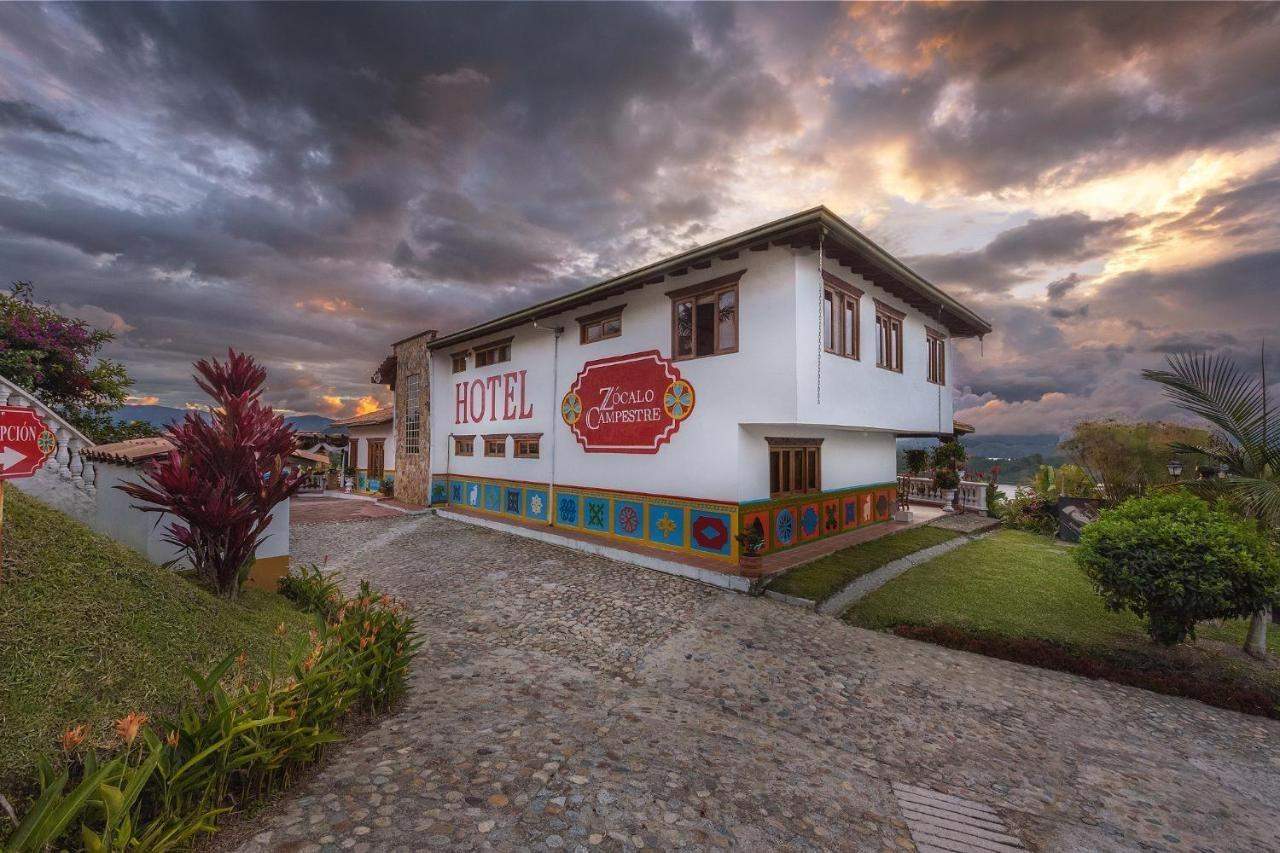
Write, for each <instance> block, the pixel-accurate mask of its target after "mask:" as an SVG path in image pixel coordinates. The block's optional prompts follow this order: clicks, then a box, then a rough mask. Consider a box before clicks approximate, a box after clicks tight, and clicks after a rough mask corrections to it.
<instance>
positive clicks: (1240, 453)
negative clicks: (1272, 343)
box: [1142, 352, 1280, 658]
mask: <svg viewBox="0 0 1280 853" xmlns="http://www.w3.org/2000/svg"><path fill="white" fill-rule="evenodd" d="M1263 360H1264V363H1263V366H1262V379H1261V381H1259V380H1258V379H1255V378H1254V377H1252V376H1249V375H1247V374H1245V373H1244V371H1242V370H1241V369H1240V368H1239V367H1237V366H1236V364H1235V362H1233V361H1231V360H1230V359H1228V358H1223V357H1221V356H1210V355H1205V354H1203V353H1196V354H1190V355H1175V356H1170V357H1169V358H1168V365H1169V369H1168V370H1144V371H1142V376H1143V378H1144V379H1150V380H1151V381H1153V382H1158V383H1160V384H1161V385H1163V386H1164V393H1165V396H1167V397H1168V398H1169V399H1170V400H1172V401H1173V402H1174V403H1175V404H1176V405H1177V406H1178V407H1179V408H1181V409H1183V410H1185V411H1187V412H1190V413H1192V414H1194V415H1198V416H1200V417H1201V418H1204V419H1205V420H1206V421H1208V422H1209V423H1210V425H1211V426H1213V427H1214V433H1213V435H1212V436H1211V438H1210V440H1209V442H1208V443H1207V444H1206V445H1205V446H1203V447H1198V446H1195V445H1191V444H1174V445H1172V447H1171V449H1172V450H1173V451H1174V452H1175V453H1183V454H1202V455H1203V456H1204V457H1206V458H1208V459H1209V461H1210V462H1211V463H1213V464H1215V465H1217V466H1218V469H1219V471H1220V472H1222V474H1221V476H1219V477H1216V478H1212V479H1204V480H1196V481H1194V482H1191V483H1188V484H1187V485H1188V487H1189V488H1191V489H1193V490H1195V491H1197V492H1199V493H1200V494H1201V495H1203V496H1204V497H1207V498H1210V499H1212V498H1218V497H1225V498H1226V499H1227V500H1229V501H1230V502H1231V503H1232V504H1233V505H1234V506H1235V507H1236V508H1237V509H1238V510H1239V512H1240V513H1241V514H1243V515H1244V516H1245V517H1246V518H1251V519H1253V520H1254V521H1256V522H1257V524H1258V526H1259V527H1261V528H1262V529H1263V531H1264V532H1266V533H1267V534H1269V535H1270V536H1271V537H1272V539H1273V540H1275V539H1277V538H1280V445H1278V442H1277V438H1278V437H1280V429H1278V428H1277V427H1278V426H1280V425H1277V424H1276V423H1275V420H1274V418H1272V417H1271V415H1272V414H1273V413H1272V412H1270V411H1269V410H1268V406H1267V383H1266V364H1265V352H1264V359H1263ZM1270 619H1271V611H1270V610H1269V609H1267V610H1260V611H1258V612H1257V613H1255V614H1254V616H1253V619H1252V620H1251V621H1250V623H1249V635H1248V637H1247V638H1246V639H1245V643H1244V650H1245V651H1246V652H1248V653H1249V654H1250V655H1252V656H1253V657H1256V658H1265V657H1266V655H1267V623H1268V622H1269V621H1270Z"/></svg>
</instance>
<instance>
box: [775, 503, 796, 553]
mask: <svg viewBox="0 0 1280 853" xmlns="http://www.w3.org/2000/svg"><path fill="white" fill-rule="evenodd" d="M773 538H774V539H775V540H776V541H777V543H778V547H779V548H783V547H786V546H787V545H792V544H794V543H795V541H796V511H795V509H794V508H792V507H789V506H788V507H783V508H781V509H777V510H774V513H773Z"/></svg>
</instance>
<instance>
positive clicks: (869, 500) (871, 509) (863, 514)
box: [858, 492, 876, 524]
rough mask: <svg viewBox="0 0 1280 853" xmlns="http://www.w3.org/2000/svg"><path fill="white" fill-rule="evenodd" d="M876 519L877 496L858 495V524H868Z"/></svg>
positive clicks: (868, 494)
mask: <svg viewBox="0 0 1280 853" xmlns="http://www.w3.org/2000/svg"><path fill="white" fill-rule="evenodd" d="M875 517H876V514H875V496H874V495H873V494H871V492H863V493H862V494H860V495H858V523H859V524H866V523H868V522H869V521H871V519H873V518H875Z"/></svg>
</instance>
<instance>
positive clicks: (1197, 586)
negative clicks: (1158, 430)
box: [1073, 491, 1280, 646]
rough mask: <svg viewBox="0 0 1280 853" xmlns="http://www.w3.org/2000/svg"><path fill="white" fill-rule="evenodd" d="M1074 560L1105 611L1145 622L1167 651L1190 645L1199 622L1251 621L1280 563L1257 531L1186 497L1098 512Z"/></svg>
mask: <svg viewBox="0 0 1280 853" xmlns="http://www.w3.org/2000/svg"><path fill="white" fill-rule="evenodd" d="M1073 556H1074V559H1075V561H1076V564H1077V565H1078V566H1080V568H1081V569H1083V570H1084V572H1085V573H1086V574H1087V575H1088V576H1089V579H1090V580H1091V581H1092V582H1093V585H1094V588H1095V589H1097V590H1098V592H1099V594H1101V595H1102V597H1103V599H1104V600H1105V602H1106V606H1107V609H1108V610H1112V611H1122V610H1128V611H1130V612H1132V613H1134V614H1135V615H1137V616H1138V617H1140V618H1142V619H1144V620H1146V623H1147V633H1148V634H1149V635H1150V636H1151V638H1152V639H1153V640H1155V641H1156V642H1158V643H1161V644H1163V645H1166V646H1171V645H1174V644H1176V643H1180V642H1182V641H1184V640H1186V639H1189V638H1190V639H1195V635H1196V623H1197V622H1202V621H1204V620H1206V619H1233V618H1239V617H1245V616H1252V615H1253V614H1254V613H1256V612H1258V611H1259V610H1261V609H1262V608H1264V607H1268V606H1270V605H1271V603H1272V602H1273V601H1275V599H1276V593H1277V587H1278V585H1280V559H1278V558H1277V556H1276V553H1275V551H1274V549H1273V547H1272V546H1271V544H1270V543H1269V542H1268V541H1267V540H1266V539H1265V538H1264V537H1263V536H1262V535H1261V533H1259V531H1258V529H1257V527H1256V526H1255V525H1253V524H1252V523H1250V522H1248V521H1246V520H1244V519H1242V518H1240V517H1239V516H1237V515H1235V514H1233V513H1231V512H1230V511H1229V510H1228V509H1227V508H1225V507H1222V506H1210V505H1209V504H1208V503H1206V502H1205V501H1203V500H1201V499H1200V498H1198V497H1196V496H1194V495H1192V494H1190V493H1188V492H1184V491H1177V492H1164V493H1159V494H1155V495H1149V496H1147V497H1143V498H1133V499H1131V500H1128V501H1126V502H1124V503H1123V504H1121V505H1120V506H1118V507H1115V508H1114V509H1109V510H1104V511H1103V513H1102V514H1101V516H1100V517H1099V518H1098V520H1097V521H1095V522H1094V523H1093V524H1090V525H1088V526H1087V527H1085V528H1084V531H1083V532H1082V533H1081V536H1080V546H1079V547H1078V548H1076V549H1075V551H1074V553H1073Z"/></svg>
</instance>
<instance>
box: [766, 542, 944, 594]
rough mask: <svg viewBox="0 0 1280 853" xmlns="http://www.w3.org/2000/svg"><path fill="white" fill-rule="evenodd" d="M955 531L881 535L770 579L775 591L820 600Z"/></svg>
mask: <svg viewBox="0 0 1280 853" xmlns="http://www.w3.org/2000/svg"><path fill="white" fill-rule="evenodd" d="M959 535H960V534H959V533H956V532H955V531H954V530H943V529H942V528H940V527H912V528H910V529H908V530H903V531H902V532H901V533H893V534H891V535H889V536H881V537H880V538H879V539H872V540H871V541H869V542H863V543H861V544H859V545H854V546H852V547H850V548H845V549H844V550H842V551H837V552H835V553H834V554H830V555H828V556H826V557H823V558H822V559H819V560H814V561H813V562H812V563H807V564H805V565H803V566H799V567H797V568H795V569H792V570H791V571H789V572H787V573H786V574H784V575H783V576H782V577H780V578H778V579H776V580H774V581H772V582H771V583H770V584H769V589H771V590H774V591H775V592H781V593H785V594H786V595H794V596H798V597H800V598H807V599H809V600H810V601H817V602H823V601H826V600H827V599H828V598H830V597H831V596H833V595H835V594H836V593H837V592H839V591H840V590H842V589H844V587H845V586H846V585H848V584H849V583H850V582H851V581H853V580H856V579H857V578H860V577H862V576H863V575H865V574H867V573H868V572H871V571H874V570H875V569H878V568H880V567H881V566H883V565H885V564H886V563H892V562H893V561H894V560H897V559H899V558H901V557H905V556H907V555H909V554H914V553H915V552H916V551H920V550H923V549H925V548H930V547H932V546H934V545H940V544H942V543H943V542H946V541H947V540H949V539H954V538H956V537H957V536H959Z"/></svg>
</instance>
